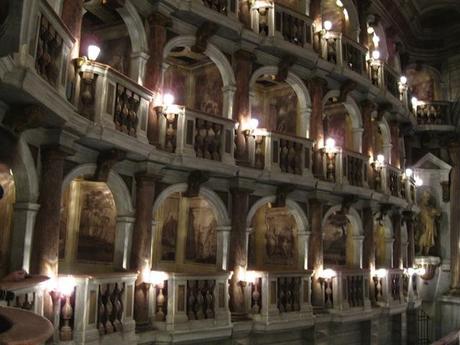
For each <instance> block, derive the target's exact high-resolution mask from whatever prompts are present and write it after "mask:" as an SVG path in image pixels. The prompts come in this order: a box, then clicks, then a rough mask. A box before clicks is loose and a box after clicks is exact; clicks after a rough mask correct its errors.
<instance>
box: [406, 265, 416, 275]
mask: <svg viewBox="0 0 460 345" xmlns="http://www.w3.org/2000/svg"><path fill="white" fill-rule="evenodd" d="M404 273H405V274H406V275H407V276H409V277H412V276H413V275H414V274H415V269H414V268H412V267H409V268H406V269H405V270H404Z"/></svg>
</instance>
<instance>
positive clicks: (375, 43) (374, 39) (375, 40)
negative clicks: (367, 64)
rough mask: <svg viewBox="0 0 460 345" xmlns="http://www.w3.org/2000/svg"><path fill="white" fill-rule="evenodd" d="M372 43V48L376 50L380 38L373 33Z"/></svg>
mask: <svg viewBox="0 0 460 345" xmlns="http://www.w3.org/2000/svg"><path fill="white" fill-rule="evenodd" d="M372 42H373V43H374V47H375V48H378V46H379V43H380V37H379V36H377V35H376V34H375V33H374V36H372Z"/></svg>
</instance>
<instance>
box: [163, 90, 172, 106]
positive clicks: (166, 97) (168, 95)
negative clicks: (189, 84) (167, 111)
mask: <svg viewBox="0 0 460 345" xmlns="http://www.w3.org/2000/svg"><path fill="white" fill-rule="evenodd" d="M163 104H164V105H166V106H170V105H173V104H174V96H173V95H172V94H171V93H166V94H165V95H164V96H163Z"/></svg>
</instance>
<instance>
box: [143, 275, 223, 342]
mask: <svg viewBox="0 0 460 345" xmlns="http://www.w3.org/2000/svg"><path fill="white" fill-rule="evenodd" d="M228 279H229V273H226V272H223V273H216V274H209V275H199V274H194V275H191V274H185V273H184V274H182V273H170V274H168V277H167V279H166V280H165V281H164V282H163V283H159V284H156V285H155V286H153V292H154V293H153V295H154V296H155V301H154V310H155V312H154V314H155V315H154V316H153V321H152V322H153V325H154V326H155V327H156V328H158V329H159V330H162V331H167V332H169V335H168V337H169V336H172V337H175V336H177V337H178V338H177V339H179V338H180V337H181V336H186V333H187V332H194V333H196V334H197V333H199V332H200V331H203V333H206V331H210V330H212V329H216V330H217V331H218V332H224V333H228V334H230V332H231V328H230V327H231V318H230V310H229V304H228ZM180 334H182V335H180ZM211 336H212V334H211Z"/></svg>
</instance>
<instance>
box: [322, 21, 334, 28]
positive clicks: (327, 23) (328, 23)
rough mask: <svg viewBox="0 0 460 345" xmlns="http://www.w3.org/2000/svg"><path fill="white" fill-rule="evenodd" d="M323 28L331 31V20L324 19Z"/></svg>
mask: <svg viewBox="0 0 460 345" xmlns="http://www.w3.org/2000/svg"><path fill="white" fill-rule="evenodd" d="M323 28H324V30H326V31H331V29H332V22H331V21H330V20H326V21H324V23H323Z"/></svg>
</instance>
